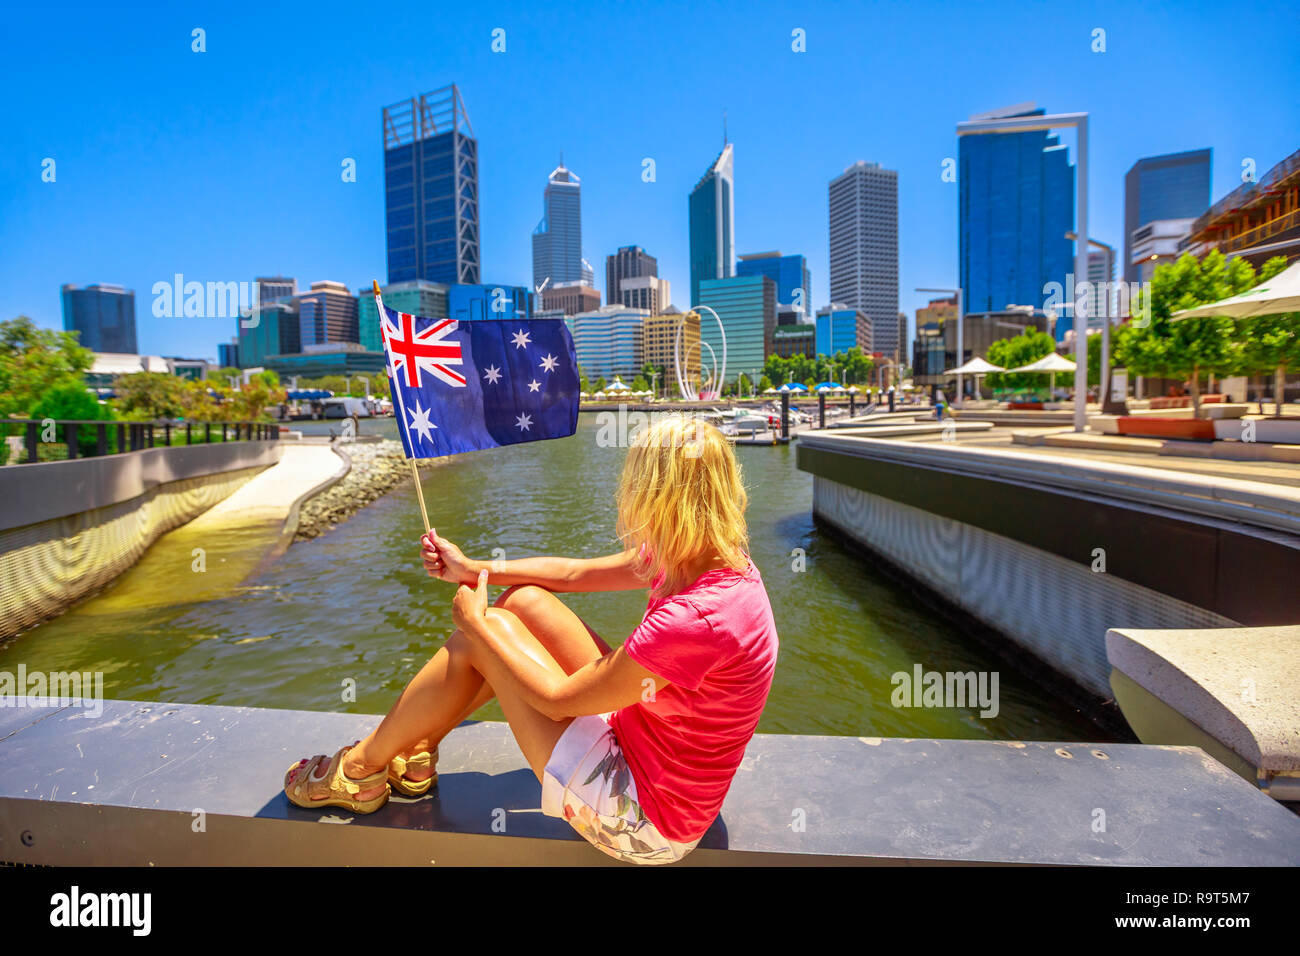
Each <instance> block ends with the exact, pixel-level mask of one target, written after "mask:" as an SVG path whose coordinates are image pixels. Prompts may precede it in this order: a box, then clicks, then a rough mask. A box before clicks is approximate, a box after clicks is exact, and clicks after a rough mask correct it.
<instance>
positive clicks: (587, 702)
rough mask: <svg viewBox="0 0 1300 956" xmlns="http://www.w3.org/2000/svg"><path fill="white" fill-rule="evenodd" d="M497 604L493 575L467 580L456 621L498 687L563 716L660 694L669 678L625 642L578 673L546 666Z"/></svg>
mask: <svg viewBox="0 0 1300 956" xmlns="http://www.w3.org/2000/svg"><path fill="white" fill-rule="evenodd" d="M495 610H496V609H495V608H488V606H487V578H486V576H485V575H480V577H479V579H478V587H477V588H476V589H471V588H470V587H469V586H468V585H463V586H461V587H459V588H457V589H456V596H455V598H453V600H452V617H453V618H454V619H455V621H456V626H457V627H459V628H460V629H461V631H463V632H464V633H465V635H466V636H467V637H469V638H471V640H472V641H473V642H474V643H475V644H476V645H477V646H478V647H479V648H480V650H481V653H482V659H481V660H479V661H476V663H475V666H476V667H478V668H479V669H480V672H481V673H482V674H483V676H484V677H485V678H486V679H487V681H488V683H489V684H491V685H492V686H494V687H501V686H503V685H508V686H510V687H511V688H512V689H514V690H515V691H516V692H517V693H518V694H519V695H520V696H521V697H522V698H523V699H524V700H525V701H526V702H527V703H528V704H529V706H531V707H533V708H534V709H536V710H538V711H540V712H541V713H543V714H545V715H546V716H547V717H550V718H551V719H552V720H560V719H562V718H564V717H580V716H582V715H583V714H603V713H607V712H609V711H612V710H618V709H619V708H620V707H627V706H630V705H632V704H635V703H637V702H639V701H651V700H654V695H655V694H656V693H657V692H658V691H660V690H663V689H664V688H665V687H667V686H668V683H669V682H668V681H666V680H664V679H663V678H662V677H658V676H656V675H655V674H653V673H651V672H650V671H648V670H646V669H645V668H644V667H642V666H641V665H640V664H638V663H637V662H636V661H634V660H632V658H631V657H629V656H628V655H627V654H626V653H625V652H624V650H623V648H622V647H619V648H618V649H616V650H614V651H612V652H611V653H609V654H606V655H605V656H604V657H601V658H599V659H597V660H594V661H592V662H591V663H590V664H586V665H584V666H582V667H580V668H578V670H576V671H574V672H573V673H572V674H569V675H567V676H566V675H564V674H557V673H555V672H554V671H553V670H550V669H548V668H546V667H543V666H542V665H541V664H539V663H538V662H537V661H536V660H534V659H533V658H532V657H531V656H530V655H528V654H527V653H525V652H524V651H523V650H522V649H521V648H520V647H519V646H518V645H517V643H516V642H515V641H513V640H511V638H510V636H509V633H508V631H507V630H506V625H505V623H504V622H503V621H502V619H501V617H499V616H496V615H495V614H494V612H495Z"/></svg>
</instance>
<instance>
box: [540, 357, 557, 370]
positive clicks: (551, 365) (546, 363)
mask: <svg viewBox="0 0 1300 956" xmlns="http://www.w3.org/2000/svg"><path fill="white" fill-rule="evenodd" d="M559 364H560V363H559V362H558V361H556V359H555V356H554V355H549V354H548V355H547V356H546V358H544V359H542V366H541V367H542V368H543V369H544V370H545V371H547V372H554V371H555V367H556V366H557V365H559Z"/></svg>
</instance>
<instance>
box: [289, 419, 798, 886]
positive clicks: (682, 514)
mask: <svg viewBox="0 0 1300 956" xmlns="http://www.w3.org/2000/svg"><path fill="white" fill-rule="evenodd" d="M746 503H747V496H746V494H745V489H744V487H743V485H742V484H741V476H740V466H739V464H738V463H737V462H736V458H735V455H734V453H733V451H732V449H731V447H730V445H729V444H728V443H727V441H726V439H725V438H724V437H723V436H722V434H721V432H719V431H718V430H717V429H716V428H715V427H713V426H712V425H710V424H707V423H705V422H701V421H697V420H694V419H688V418H683V417H672V418H667V419H664V420H661V421H659V422H657V423H656V424H654V425H653V426H651V427H650V428H648V429H647V430H645V431H644V432H642V433H641V434H640V435H639V436H638V438H637V440H636V441H635V442H634V443H633V447H632V448H631V449H630V450H629V452H628V456H627V462H626V464H625V465H624V468H623V475H622V479H621V481H620V484H619V488H618V495H617V507H618V525H617V526H618V534H619V536H620V538H621V540H622V542H623V544H624V546H625V550H624V551H622V552H620V553H619V554H613V555H609V556H608V557H603V558H594V559H590V560H579V559H572V558H524V559H520V560H516V561H500V562H492V563H491V565H490V566H489V563H488V562H484V561H476V560H471V559H470V558H467V557H466V556H465V555H464V554H462V553H461V551H460V549H459V548H457V547H456V546H455V545H454V544H453V543H452V542H450V541H448V540H447V539H446V538H443V537H441V536H439V535H438V534H437V533H436V532H435V531H431V532H429V533H428V534H426V535H425V536H424V537H423V538H422V539H421V543H422V549H421V557H422V559H423V562H424V566H425V568H426V570H427V572H428V573H429V575H430V576H432V577H436V578H438V579H440V580H443V581H449V582H451V583H453V584H457V585H459V587H458V588H457V591H456V595H455V598H454V599H453V601H452V617H453V619H454V620H455V623H456V631H455V632H454V633H453V634H452V635H451V637H450V638H449V639H448V641H447V643H446V645H445V646H444V647H442V648H441V649H440V650H439V651H438V652H437V653H436V654H434V656H433V658H432V659H431V660H430V661H429V663H428V664H426V665H425V666H424V668H423V669H422V670H421V671H420V672H419V673H418V674H417V675H416V676H415V678H414V679H413V680H412V681H411V682H410V684H408V685H407V687H406V689H405V690H404V691H403V692H402V695H401V696H400V697H399V698H398V700H397V703H396V704H394V705H393V709H392V710H391V711H389V713H388V716H387V717H385V718H384V720H383V722H382V723H381V724H380V725H379V727H378V728H376V729H375V731H374V732H373V733H371V734H370V735H369V736H368V737H366V738H365V739H364V740H361V741H358V742H357V743H356V744H355V745H354V746H352V747H344V748H342V749H341V750H339V752H338V753H336V754H335V755H334V756H333V757H332V758H327V757H325V756H323V755H318V756H316V757H313V758H311V759H310V760H302V761H300V762H299V763H298V764H296V765H295V766H293V767H291V768H290V769H289V772H288V773H287V774H286V776H285V793H286V794H287V795H288V797H289V799H290V800H291V801H292V802H293V803H295V804H297V805H298V806H304V807H326V806H344V807H348V808H350V809H353V810H355V811H358V812H363V813H366V812H370V811H373V810H377V809H379V808H380V807H381V806H383V805H384V803H385V802H386V801H387V800H388V797H389V793H390V791H392V790H396V791H397V792H398V793H402V794H406V795H416V794H420V793H424V792H427V790H428V789H429V788H430V787H431V786H432V785H433V784H434V783H435V782H436V780H437V773H436V770H435V765H436V762H437V754H438V744H439V742H440V741H441V740H442V739H443V738H444V737H445V736H446V735H447V734H448V733H450V732H451V731H452V729H453V728H455V727H456V726H457V725H458V724H459V723H460V722H461V721H462V720H464V719H465V718H466V717H468V716H469V715H470V714H472V713H473V712H474V711H476V710H477V709H478V708H479V707H481V706H483V704H485V703H486V702H487V701H489V700H491V699H492V698H493V697H496V698H497V700H498V701H499V703H500V705H501V709H502V711H503V712H504V714H505V717H506V720H507V721H509V723H510V729H511V730H512V731H513V732H514V736H515V740H516V741H518V743H519V747H520V749H521V750H522V751H523V754H524V756H525V758H527V760H528V763H529V765H530V766H531V767H532V769H533V772H534V773H535V774H536V775H537V779H538V780H539V781H540V782H541V784H542V810H543V812H545V813H547V814H548V815H551V816H556V817H562V818H563V819H566V820H568V821H569V823H570V824H571V825H572V826H573V827H574V829H576V830H577V831H578V832H579V833H580V834H582V836H583V837H585V838H586V839H587V840H588V841H590V842H591V843H592V844H594V845H595V846H596V847H597V848H599V849H600V850H602V851H604V852H605V853H607V854H609V855H610V856H614V857H616V858H619V859H623V860H628V861H631V862H637V863H672V862H675V861H677V860H680V859H681V858H682V857H683V856H685V855H686V854H687V853H689V852H690V851H691V850H692V849H694V847H695V846H696V844H697V843H699V841H700V838H701V837H702V836H703V835H704V832H705V831H706V830H707V829H708V828H709V825H710V824H711V823H712V822H713V820H714V819H715V818H716V817H717V815H718V811H719V810H720V808H721V806H722V801H723V798H724V797H725V796H726V794H727V790H728V788H729V787H730V786H731V781H732V778H733V777H734V775H735V773H736V769H737V768H738V767H739V766H740V761H741V758H742V757H743V756H744V753H745V746H746V745H747V744H748V743H749V740H750V738H751V737H752V736H753V733H754V729H755V727H756V726H757V725H758V720H759V716H760V715H761V714H762V712H763V705H764V704H765V703H766V701H767V695H768V691H769V689H770V688H771V685H772V674H773V671H774V669H775V666H776V656H777V635H776V625H775V623H774V621H773V618H772V608H771V604H770V603H769V601H768V597H767V591H766V590H765V589H764V586H763V582H762V579H761V578H760V576H759V573H758V570H757V569H756V568H755V567H754V564H753V562H752V561H750V559H749V554H748V550H747V544H748V540H747V532H746V528H745V506H746ZM489 584H499V585H507V586H508V590H507V591H506V592H505V593H504V594H502V595H501V596H500V597H499V598H498V599H497V600H496V602H495V603H494V604H493V605H492V606H489V605H488V595H487V587H488V585H489ZM647 587H649V603H648V606H647V608H646V612H645V616H644V618H643V619H642V621H641V624H640V625H639V626H638V627H637V628H636V630H634V631H633V632H632V634H631V636H629V637H628V638H627V640H626V641H624V642H623V644H622V646H620V647H619V648H618V649H617V650H612V649H611V648H610V647H609V645H608V644H606V643H605V642H604V641H603V640H601V638H600V637H599V636H598V635H597V634H596V633H595V632H594V631H593V630H592V629H591V628H589V627H588V626H587V625H586V624H584V623H583V621H582V620H581V619H580V618H579V617H578V616H577V615H576V614H574V613H573V611H571V610H569V608H568V607H566V606H565V604H564V603H563V602H562V601H561V600H560V599H559V598H558V597H556V592H572V591H620V590H638V589H645V588H647Z"/></svg>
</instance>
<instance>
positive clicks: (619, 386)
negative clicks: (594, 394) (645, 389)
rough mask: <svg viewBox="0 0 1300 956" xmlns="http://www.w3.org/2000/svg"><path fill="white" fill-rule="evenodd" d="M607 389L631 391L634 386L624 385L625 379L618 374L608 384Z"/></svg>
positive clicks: (608, 390)
mask: <svg viewBox="0 0 1300 956" xmlns="http://www.w3.org/2000/svg"><path fill="white" fill-rule="evenodd" d="M605 391H607V392H630V391H632V388H631V386H628V385H624V384H623V380H622V379H620V378H619V377H618V376H615V377H614V381H613V382H611V383H610V384H609V385H606V386H605Z"/></svg>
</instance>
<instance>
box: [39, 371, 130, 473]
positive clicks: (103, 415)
mask: <svg viewBox="0 0 1300 956" xmlns="http://www.w3.org/2000/svg"><path fill="white" fill-rule="evenodd" d="M29 417H31V418H40V419H45V418H52V419H54V420H55V421H74V422H96V421H105V420H108V419H111V418H112V417H113V412H112V409H110V408H109V407H108V406H107V405H101V404H100V402H99V399H98V398H96V397H95V395H94V393H92V392H91V391H90V390H89V389H87V388H86V386H84V385H80V384H78V383H76V382H60V383H59V384H57V385H51V386H50V387H49V388H48V389H46V390H45V394H44V395H42V396H41V399H40V401H38V402H37V403H36V404H35V405H34V406H33V407H32V410H31V412H30V413H29ZM76 432H77V449H78V453H79V454H81V455H93V454H94V453H95V449H96V446H97V445H98V442H99V435H98V432H97V431H95V430H94V429H93V428H83V427H77V428H76ZM62 437H64V440H65V441H66V440H67V438H68V437H70V436H69V435H68V433H67V432H64V433H63V434H62Z"/></svg>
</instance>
